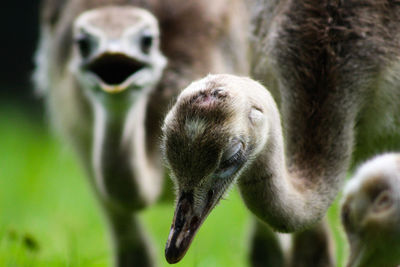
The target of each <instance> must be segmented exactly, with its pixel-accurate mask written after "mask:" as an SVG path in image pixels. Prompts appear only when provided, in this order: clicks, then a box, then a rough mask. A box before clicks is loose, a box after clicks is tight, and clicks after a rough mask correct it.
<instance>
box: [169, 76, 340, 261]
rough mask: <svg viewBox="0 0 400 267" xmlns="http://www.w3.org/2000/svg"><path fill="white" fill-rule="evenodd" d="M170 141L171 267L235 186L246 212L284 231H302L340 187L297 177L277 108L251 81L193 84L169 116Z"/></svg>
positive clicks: (214, 79) (220, 78)
mask: <svg viewBox="0 0 400 267" xmlns="http://www.w3.org/2000/svg"><path fill="white" fill-rule="evenodd" d="M163 134H164V137H163V148H164V155H165V159H166V162H167V165H168V166H169V168H170V169H171V171H172V178H173V180H174V182H175V184H176V186H177V188H178V196H179V197H178V203H177V207H176V211H175V216H174V221H173V224H172V228H171V232H170V235H169V238H168V242H167V247H166V256H167V259H168V261H169V262H177V261H179V260H180V259H181V258H182V257H183V256H184V254H185V252H186V250H187V249H188V247H189V245H190V243H191V241H192V239H193V237H194V235H195V233H196V232H197V230H198V229H199V227H200V225H201V224H202V223H203V221H204V220H205V218H206V217H207V216H208V214H209V213H210V211H211V210H212V209H213V208H214V207H215V205H216V204H217V203H218V202H219V200H220V199H221V197H222V196H223V195H224V194H225V193H226V192H227V190H228V188H230V187H231V186H232V185H233V184H235V183H236V182H237V183H238V184H239V188H240V192H241V195H242V197H243V199H244V201H245V203H246V205H247V207H248V208H249V209H250V210H251V211H252V212H253V213H254V214H256V215H257V216H258V217H259V218H261V219H262V220H264V221H266V222H268V223H270V224H271V225H273V226H275V227H276V228H278V229H281V230H286V231H290V230H293V229H296V228H301V225H304V224H311V223H312V222H314V221H315V219H316V217H319V216H321V215H320V214H321V213H324V212H325V210H324V205H326V202H328V199H329V198H330V197H331V196H330V194H331V193H329V191H330V190H329V189H330V188H331V187H332V186H334V185H333V184H332V182H331V181H329V180H327V181H321V182H318V183H315V184H312V183H311V182H309V183H307V184H303V183H302V182H301V180H299V181H297V180H293V178H291V177H290V173H289V171H288V170H286V165H285V164H286V162H285V157H284V143H283V136H282V129H281V122H280V116H279V111H278V109H277V106H276V104H275V102H274V100H273V98H272V96H271V95H270V94H269V93H268V91H267V90H266V89H265V88H264V87H263V86H261V85H260V84H259V83H257V82H255V81H253V80H251V79H249V78H240V77H236V76H231V75H210V76H208V77H206V78H204V79H202V80H200V81H197V82H194V83H192V84H191V85H190V86H189V87H187V88H186V89H185V90H184V91H183V92H182V93H181V95H180V96H179V98H178V100H177V102H176V104H175V105H174V106H173V107H172V109H171V111H170V112H169V113H168V115H167V117H166V119H165V122H164V126H163ZM292 175H293V174H292ZM321 203H323V204H321Z"/></svg>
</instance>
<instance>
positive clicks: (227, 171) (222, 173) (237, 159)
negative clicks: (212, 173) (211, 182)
mask: <svg viewBox="0 0 400 267" xmlns="http://www.w3.org/2000/svg"><path fill="white" fill-rule="evenodd" d="M245 161H246V156H245V152H244V145H243V142H242V141H240V140H239V139H235V140H234V141H233V142H232V144H231V146H230V147H229V148H228V149H227V150H225V152H224V153H223V154H222V157H221V162H220V164H219V167H218V169H217V171H216V174H217V176H218V177H221V178H226V177H230V176H232V175H233V174H234V173H235V172H236V171H237V170H238V169H239V168H240V167H241V166H242V165H243V163H244V162H245Z"/></svg>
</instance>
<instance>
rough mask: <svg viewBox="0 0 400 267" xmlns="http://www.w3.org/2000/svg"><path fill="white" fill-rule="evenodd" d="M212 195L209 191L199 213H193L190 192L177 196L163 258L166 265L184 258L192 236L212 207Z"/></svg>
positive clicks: (191, 194)
mask: <svg viewBox="0 0 400 267" xmlns="http://www.w3.org/2000/svg"><path fill="white" fill-rule="evenodd" d="M212 195H213V193H212V191H210V192H209V193H208V195H207V200H206V201H207V202H206V204H205V206H204V207H203V208H202V210H201V211H200V212H195V211H194V202H193V193H192V192H183V193H182V194H181V195H180V196H179V200H178V203H177V205H176V209H175V214H174V219H173V221H172V226H171V230H170V232H169V236H168V240H167V244H166V246H165V258H166V259H167V261H168V263H170V264H172V263H177V262H179V261H180V260H181V259H182V258H183V256H185V254H186V251H187V250H188V249H189V246H190V244H191V243H192V241H193V238H194V236H195V235H196V233H197V231H198V230H199V228H200V226H201V225H202V224H203V222H204V220H205V219H206V218H207V216H208V214H209V213H210V211H211V209H212V207H213V205H212V203H213V201H212V199H213V198H212V197H213V196H212Z"/></svg>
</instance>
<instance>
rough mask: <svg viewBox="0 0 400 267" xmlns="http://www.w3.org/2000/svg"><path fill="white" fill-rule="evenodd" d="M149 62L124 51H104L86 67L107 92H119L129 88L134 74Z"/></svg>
mask: <svg viewBox="0 0 400 267" xmlns="http://www.w3.org/2000/svg"><path fill="white" fill-rule="evenodd" d="M145 67H147V64H146V63H144V62H142V61H139V60H137V59H135V58H133V57H130V56H128V55H126V54H123V53H109V52H106V53H103V54H100V55H99V56H97V57H96V58H95V59H93V60H91V61H90V62H89V63H88V64H87V65H86V68H87V70H88V71H90V72H91V73H92V74H93V75H94V76H95V78H96V79H97V81H98V82H99V84H100V88H101V89H102V90H104V91H105V92H107V93H119V92H121V91H124V90H125V89H127V88H128V87H129V86H130V85H131V84H132V80H133V78H134V77H133V76H134V75H135V74H136V73H137V72H139V71H140V70H142V69H143V68H145Z"/></svg>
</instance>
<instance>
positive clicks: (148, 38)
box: [140, 32, 154, 54]
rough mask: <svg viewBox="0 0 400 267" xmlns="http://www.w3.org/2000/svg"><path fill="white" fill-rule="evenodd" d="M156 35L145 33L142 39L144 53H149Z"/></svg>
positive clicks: (141, 47) (141, 44)
mask: <svg viewBox="0 0 400 267" xmlns="http://www.w3.org/2000/svg"><path fill="white" fill-rule="evenodd" d="M153 41H154V37H153V35H152V34H151V33H148V32H146V33H144V34H143V36H142V38H141V40H140V49H142V51H143V53H145V54H148V53H149V52H150V49H151V47H152V45H153Z"/></svg>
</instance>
